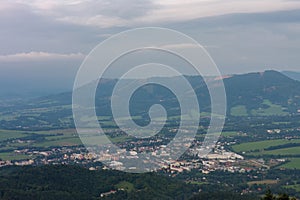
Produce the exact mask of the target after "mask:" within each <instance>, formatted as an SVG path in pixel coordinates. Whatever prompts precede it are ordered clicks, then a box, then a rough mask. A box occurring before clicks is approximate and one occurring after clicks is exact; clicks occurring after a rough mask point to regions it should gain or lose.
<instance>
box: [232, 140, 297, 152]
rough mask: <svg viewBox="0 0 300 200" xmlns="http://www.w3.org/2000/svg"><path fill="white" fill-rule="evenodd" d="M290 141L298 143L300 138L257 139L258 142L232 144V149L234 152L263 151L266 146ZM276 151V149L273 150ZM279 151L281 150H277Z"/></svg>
mask: <svg viewBox="0 0 300 200" xmlns="http://www.w3.org/2000/svg"><path fill="white" fill-rule="evenodd" d="M290 143H299V144H300V139H297V140H285V139H280V140H264V141H258V142H247V143H242V144H237V145H233V146H232V149H233V150H234V151H235V152H239V153H241V152H251V151H263V150H264V149H266V148H269V147H272V146H278V145H284V144H290ZM273 151H277V150H273ZM279 151H281V150H279Z"/></svg>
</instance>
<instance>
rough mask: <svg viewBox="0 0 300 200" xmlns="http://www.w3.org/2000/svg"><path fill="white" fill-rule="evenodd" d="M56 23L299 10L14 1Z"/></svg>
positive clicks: (206, 1)
mask: <svg viewBox="0 0 300 200" xmlns="http://www.w3.org/2000/svg"><path fill="white" fill-rule="evenodd" d="M16 2H17V3H19V4H22V5H26V6H29V7H31V9H32V10H33V11H34V12H36V13H38V14H41V15H47V16H51V17H53V18H55V19H56V20H59V21H63V22H67V23H71V24H79V25H85V26H96V27H101V28H110V27H133V26H140V25H143V26H145V25H151V24H155V23H159V24H161V23H166V22H168V23H170V22H182V21H188V20H193V19H198V18H203V17H208V16H219V15H224V14H232V13H259V12H270V11H280V10H290V9H296V8H300V2H299V1H289V0H243V1H240V0H228V1H224V0H187V1H179V0H164V1H161V0H152V1H151V0H143V1H140V0H99V1H93V0H66V1H61V0H44V1H41V0H16Z"/></svg>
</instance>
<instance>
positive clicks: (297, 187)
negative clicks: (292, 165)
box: [284, 184, 300, 193]
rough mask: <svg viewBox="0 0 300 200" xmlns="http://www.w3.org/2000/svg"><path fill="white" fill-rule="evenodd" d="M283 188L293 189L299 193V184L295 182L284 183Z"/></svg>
mask: <svg viewBox="0 0 300 200" xmlns="http://www.w3.org/2000/svg"><path fill="white" fill-rule="evenodd" d="M284 188H287V189H294V190H295V191H296V192H299V193H300V184H296V185H286V186H284Z"/></svg>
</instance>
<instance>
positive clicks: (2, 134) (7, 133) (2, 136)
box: [0, 130, 28, 142]
mask: <svg viewBox="0 0 300 200" xmlns="http://www.w3.org/2000/svg"><path fill="white" fill-rule="evenodd" d="M27 135H28V134H27V133H26V132H24V131H14V130H0V142H1V141H3V140H8V139H16V138H22V137H26V136H27Z"/></svg>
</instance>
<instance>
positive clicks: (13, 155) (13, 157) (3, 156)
mask: <svg viewBox="0 0 300 200" xmlns="http://www.w3.org/2000/svg"><path fill="white" fill-rule="evenodd" d="M30 158H33V157H30V156H29V155H25V154H16V153H14V152H5V153H0V159H2V160H23V159H30Z"/></svg>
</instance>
